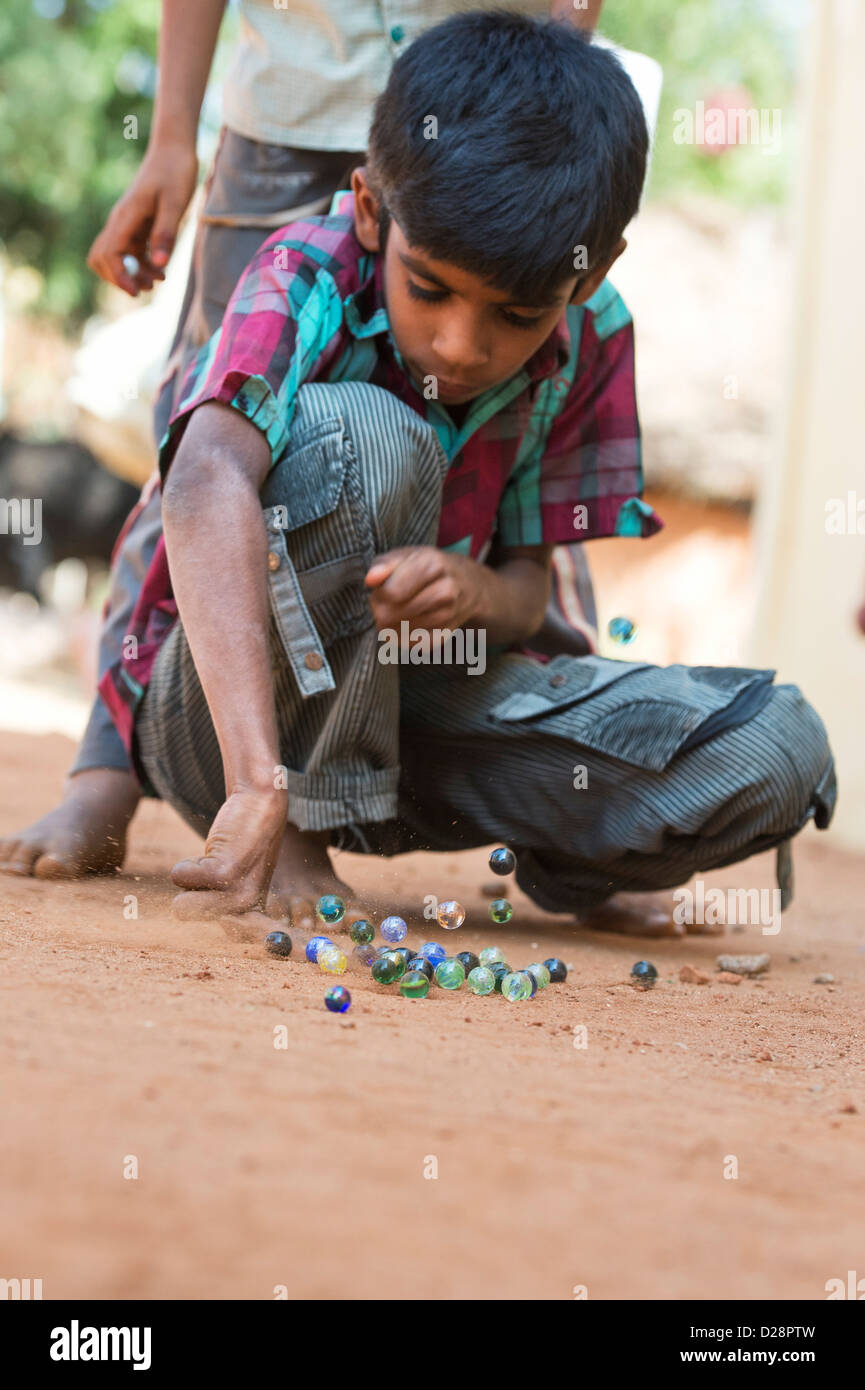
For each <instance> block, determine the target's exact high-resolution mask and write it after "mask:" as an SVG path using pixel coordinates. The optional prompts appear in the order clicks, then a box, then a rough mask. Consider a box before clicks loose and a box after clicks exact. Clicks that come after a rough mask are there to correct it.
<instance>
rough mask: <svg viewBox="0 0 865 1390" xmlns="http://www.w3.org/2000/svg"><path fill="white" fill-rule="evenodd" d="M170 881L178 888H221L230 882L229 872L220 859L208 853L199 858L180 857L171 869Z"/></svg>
mask: <svg viewBox="0 0 865 1390" xmlns="http://www.w3.org/2000/svg"><path fill="white" fill-rule="evenodd" d="M171 882H172V883H174V884H176V885H177V887H178V888H204V889H207V890H221V889H225V888H227V887H228V886H229V884H230V883H231V873H230V871H229V869H228V868H227V866H226V865H225V864H223V863H222V861H221V860H219V859H217V858H215V857H214V856H213V855H209V854H208V855H204V856H203V857H202V858H201V859H181V861H180V863H179V864H175V866H174V868H173V869H172V870H171Z"/></svg>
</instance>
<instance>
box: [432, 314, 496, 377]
mask: <svg viewBox="0 0 865 1390" xmlns="http://www.w3.org/2000/svg"><path fill="white" fill-rule="evenodd" d="M433 351H434V353H435V355H436V360H437V361H438V363H439V364H440V366H441V374H442V376H452V377H457V378H459V379H462V378H464V377H467V376H469V375H470V374H471V373H472V372H477V371H478V370H479V369H480V368H482V367H485V366H486V365H487V364H488V362H489V360H490V353H489V348H488V346H487V344H486V342H485V341H484V338H483V335H482V333H481V330H480V329H479V328H478V326H477V325H476V324H472V323H470V322H466V323H463V322H462V321H457V322H456V323H454V324H452V325H449V326H448V327H446V328H442V329H441V331H440V332H439V333H437V334H436V337H435V339H434V340H433Z"/></svg>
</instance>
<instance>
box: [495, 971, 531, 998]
mask: <svg viewBox="0 0 865 1390" xmlns="http://www.w3.org/2000/svg"><path fill="white" fill-rule="evenodd" d="M531 992H532V985H531V981H530V980H529V977H528V976H527V975H526V973H525V971H524V970H513V971H511V973H510V975H505V977H504V979H503V980H502V994H503V995H504V996H505V998H506V999H508V1000H509V1001H510V1002H511V1003H512V1004H516V1003H518V1002H519V1000H521V999H528V997H529V995H530V994H531Z"/></svg>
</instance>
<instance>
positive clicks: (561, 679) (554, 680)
mask: <svg viewBox="0 0 865 1390" xmlns="http://www.w3.org/2000/svg"><path fill="white" fill-rule="evenodd" d="M566 680H567V676H563V675H562V674H561V672H559V674H558V675H556V676H550V685H564V683H565V681H566Z"/></svg>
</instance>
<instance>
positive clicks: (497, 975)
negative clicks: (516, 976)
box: [489, 960, 511, 994]
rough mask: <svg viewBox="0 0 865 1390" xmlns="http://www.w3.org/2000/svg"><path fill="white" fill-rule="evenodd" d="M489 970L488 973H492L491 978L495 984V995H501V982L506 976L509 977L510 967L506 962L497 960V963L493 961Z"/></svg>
mask: <svg viewBox="0 0 865 1390" xmlns="http://www.w3.org/2000/svg"><path fill="white" fill-rule="evenodd" d="M489 969H490V972H491V973H492V975H493V978H494V979H495V982H496V984H495V990H496V994H501V992H502V980H503V979H504V978H505V976H506V975H510V973H511V967H510V966H509V965H508V963H507V961H506V960H497V961H494V962H493V964H492V965H491V966H490V967H489Z"/></svg>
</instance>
